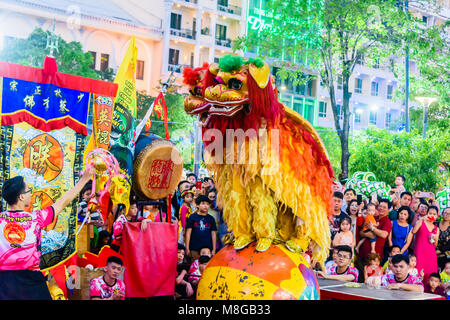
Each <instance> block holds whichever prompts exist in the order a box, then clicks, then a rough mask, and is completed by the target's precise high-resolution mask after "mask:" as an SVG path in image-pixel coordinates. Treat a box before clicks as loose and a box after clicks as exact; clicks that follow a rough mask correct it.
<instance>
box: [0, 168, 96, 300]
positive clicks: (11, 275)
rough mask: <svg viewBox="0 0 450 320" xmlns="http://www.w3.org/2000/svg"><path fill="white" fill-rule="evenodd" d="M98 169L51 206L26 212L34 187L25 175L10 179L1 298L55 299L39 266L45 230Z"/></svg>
mask: <svg viewBox="0 0 450 320" xmlns="http://www.w3.org/2000/svg"><path fill="white" fill-rule="evenodd" d="M94 170H95V169H94V168H93V167H88V168H87V170H86V171H85V173H84V174H83V176H82V177H81V178H80V180H79V181H78V183H77V184H76V185H75V186H74V187H73V188H72V189H71V190H69V191H68V192H67V193H66V194H64V195H63V196H62V197H61V198H60V199H59V200H58V201H57V202H55V203H54V204H52V205H51V206H50V207H48V208H45V209H42V210H38V211H33V212H31V213H30V212H26V211H25V208H27V207H29V206H30V204H31V194H32V189H30V188H29V187H28V186H27V185H26V183H25V181H24V178H23V177H22V176H17V177H14V178H11V179H9V180H7V181H6V182H5V183H4V185H3V190H2V197H3V198H4V199H5V200H6V202H7V203H8V205H9V208H10V209H9V210H7V211H4V212H1V213H0V300H51V296H50V293H49V291H48V288H47V284H46V281H45V279H44V276H43V274H42V272H41V271H40V269H39V260H40V256H41V253H40V244H41V230H42V229H43V228H44V227H45V226H47V225H49V224H51V223H52V222H53V221H54V220H55V219H56V218H57V216H58V214H59V213H60V212H61V211H62V210H63V209H64V207H65V206H67V205H68V204H69V203H71V202H72V201H73V200H74V199H75V198H76V197H78V194H79V193H80V192H81V189H82V188H83V187H84V185H85V184H86V183H87V182H88V181H89V180H90V179H91V177H92V175H93V173H94V172H95V171H94Z"/></svg>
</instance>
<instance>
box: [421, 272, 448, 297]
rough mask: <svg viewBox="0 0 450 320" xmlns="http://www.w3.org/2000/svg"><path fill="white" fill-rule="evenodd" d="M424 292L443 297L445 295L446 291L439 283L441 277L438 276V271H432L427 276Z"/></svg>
mask: <svg viewBox="0 0 450 320" xmlns="http://www.w3.org/2000/svg"><path fill="white" fill-rule="evenodd" d="M424 287H425V290H424V292H425V293H431V294H437V295H440V296H443V297H446V293H445V290H444V287H443V286H442V283H441V278H440V276H439V273H436V272H433V273H430V275H429V277H428V282H427V283H425V286H424Z"/></svg>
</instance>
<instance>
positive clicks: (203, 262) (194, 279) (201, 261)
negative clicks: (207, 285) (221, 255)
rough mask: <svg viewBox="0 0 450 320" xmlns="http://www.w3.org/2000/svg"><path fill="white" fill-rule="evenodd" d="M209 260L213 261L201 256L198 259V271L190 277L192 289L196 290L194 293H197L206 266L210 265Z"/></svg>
mask: <svg viewBox="0 0 450 320" xmlns="http://www.w3.org/2000/svg"><path fill="white" fill-rule="evenodd" d="M209 260H211V258H210V257H208V256H200V257H199V258H198V269H197V270H196V272H195V273H194V274H191V275H190V277H189V278H190V279H191V280H190V283H191V285H192V287H193V288H194V291H195V292H196V291H197V286H198V282H199V281H200V278H201V276H202V274H203V272H204V271H205V268H206V266H207V265H208V262H209Z"/></svg>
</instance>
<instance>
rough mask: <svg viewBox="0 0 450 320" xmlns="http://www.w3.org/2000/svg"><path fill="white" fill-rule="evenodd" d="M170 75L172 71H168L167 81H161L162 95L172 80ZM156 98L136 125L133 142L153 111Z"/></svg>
mask: <svg viewBox="0 0 450 320" xmlns="http://www.w3.org/2000/svg"><path fill="white" fill-rule="evenodd" d="M172 76H173V71H172V72H171V73H170V76H169V78H168V79H167V82H164V83H163V86H162V88H161V93H162V94H163V96H164V94H165V93H166V92H167V87H169V85H170V83H171V82H172ZM156 100H158V99H157V98H156V99H155V100H154V101H153V103H152V105H151V106H150V108H148V110H147V113H146V114H145V116H144V119H142V121H141V122H140V123H139V124H138V126H137V127H136V134H135V135H134V141H133V144H136V140H137V139H138V137H139V135H140V134H141V132H142V129H144V126H145V124H146V123H147V121H148V119H150V116H151V115H152V112H153V108H154V107H155V102H156Z"/></svg>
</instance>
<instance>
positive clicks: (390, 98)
mask: <svg viewBox="0 0 450 320" xmlns="http://www.w3.org/2000/svg"><path fill="white" fill-rule="evenodd" d="M393 90H394V87H393V86H392V85H390V84H388V86H387V98H388V99H389V100H392V91H393Z"/></svg>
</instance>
